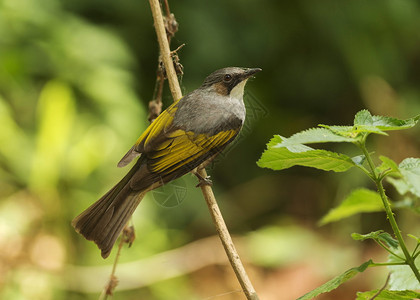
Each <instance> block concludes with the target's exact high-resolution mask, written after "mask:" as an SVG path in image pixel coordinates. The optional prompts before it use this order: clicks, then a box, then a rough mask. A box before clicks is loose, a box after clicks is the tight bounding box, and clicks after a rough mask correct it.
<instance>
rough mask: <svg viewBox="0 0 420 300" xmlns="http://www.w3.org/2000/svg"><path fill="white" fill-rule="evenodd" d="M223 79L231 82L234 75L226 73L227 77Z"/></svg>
mask: <svg viewBox="0 0 420 300" xmlns="http://www.w3.org/2000/svg"><path fill="white" fill-rule="evenodd" d="M223 80H224V81H225V82H229V81H231V80H232V75H230V74H226V75H225V77H223Z"/></svg>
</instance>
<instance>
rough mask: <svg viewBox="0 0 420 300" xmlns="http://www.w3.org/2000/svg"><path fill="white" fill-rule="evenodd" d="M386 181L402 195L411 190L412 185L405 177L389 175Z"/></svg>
mask: <svg viewBox="0 0 420 300" xmlns="http://www.w3.org/2000/svg"><path fill="white" fill-rule="evenodd" d="M386 181H388V182H389V183H390V184H392V185H393V186H394V187H395V188H396V190H397V192H398V193H399V194H400V195H405V194H407V193H408V192H409V191H410V188H411V187H410V185H409V184H408V182H407V181H405V179H404V178H401V179H399V178H394V177H387V178H386Z"/></svg>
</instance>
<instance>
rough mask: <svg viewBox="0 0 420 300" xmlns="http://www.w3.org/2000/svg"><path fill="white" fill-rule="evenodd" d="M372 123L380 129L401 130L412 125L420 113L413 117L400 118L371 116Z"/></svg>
mask: <svg viewBox="0 0 420 300" xmlns="http://www.w3.org/2000/svg"><path fill="white" fill-rule="evenodd" d="M372 118H373V125H374V126H375V127H377V128H378V129H380V130H383V131H388V130H402V129H409V128H412V127H414V126H415V125H416V124H417V122H418V121H419V119H420V115H417V116H415V117H413V118H410V119H406V120H400V119H396V118H391V117H384V116H373V117H372Z"/></svg>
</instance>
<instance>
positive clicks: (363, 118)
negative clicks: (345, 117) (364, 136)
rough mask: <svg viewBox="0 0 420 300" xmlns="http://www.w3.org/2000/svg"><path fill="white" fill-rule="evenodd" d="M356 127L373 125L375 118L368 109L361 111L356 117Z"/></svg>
mask: <svg viewBox="0 0 420 300" xmlns="http://www.w3.org/2000/svg"><path fill="white" fill-rule="evenodd" d="M354 125H356V126H357V125H371V126H372V125H373V117H372V115H371V114H370V112H369V111H368V110H367V109H363V110H361V111H359V112H358V113H357V114H356V115H355V116H354Z"/></svg>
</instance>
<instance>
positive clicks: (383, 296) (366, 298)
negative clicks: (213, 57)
mask: <svg viewBox="0 0 420 300" xmlns="http://www.w3.org/2000/svg"><path fill="white" fill-rule="evenodd" d="M378 292H379V290H373V291H368V292H358V293H357V298H356V300H371V299H373V298H374V297H375V300H412V299H418V298H420V294H419V293H417V292H415V291H408V290H406V291H389V290H382V291H380V293H379V294H378Z"/></svg>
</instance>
